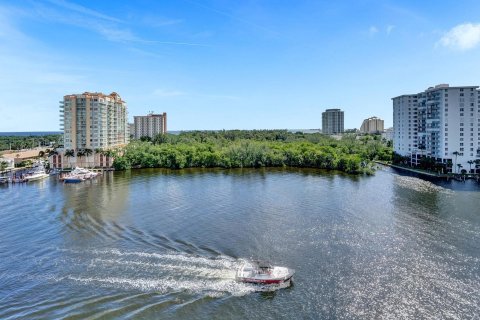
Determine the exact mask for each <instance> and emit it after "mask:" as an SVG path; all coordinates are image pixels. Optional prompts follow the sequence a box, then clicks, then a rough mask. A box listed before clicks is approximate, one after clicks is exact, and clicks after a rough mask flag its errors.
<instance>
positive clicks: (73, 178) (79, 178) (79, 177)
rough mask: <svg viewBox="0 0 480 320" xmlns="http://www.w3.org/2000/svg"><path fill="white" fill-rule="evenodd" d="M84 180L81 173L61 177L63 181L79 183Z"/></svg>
mask: <svg viewBox="0 0 480 320" xmlns="http://www.w3.org/2000/svg"><path fill="white" fill-rule="evenodd" d="M84 180H85V178H84V177H83V175H69V176H67V177H65V178H63V182H64V183H80V182H82V181H84Z"/></svg>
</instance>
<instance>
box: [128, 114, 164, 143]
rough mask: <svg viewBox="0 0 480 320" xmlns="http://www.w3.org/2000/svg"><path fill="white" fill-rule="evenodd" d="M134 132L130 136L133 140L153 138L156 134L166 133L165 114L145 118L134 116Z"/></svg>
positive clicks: (150, 115)
mask: <svg viewBox="0 0 480 320" xmlns="http://www.w3.org/2000/svg"><path fill="white" fill-rule="evenodd" d="M133 119H134V125H135V131H134V132H133V133H131V134H133V135H134V136H135V139H140V138H141V137H150V138H154V137H155V136H156V135H157V134H160V133H162V134H165V133H167V114H166V113H165V112H164V113H163V114H153V113H150V114H149V115H146V116H134V117H133Z"/></svg>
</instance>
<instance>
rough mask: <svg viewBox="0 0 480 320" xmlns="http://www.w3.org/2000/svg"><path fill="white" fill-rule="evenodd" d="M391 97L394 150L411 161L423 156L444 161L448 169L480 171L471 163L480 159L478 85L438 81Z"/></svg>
mask: <svg viewBox="0 0 480 320" xmlns="http://www.w3.org/2000/svg"><path fill="white" fill-rule="evenodd" d="M392 100H393V128H394V138H393V146H394V151H395V152H396V153H398V154H400V155H402V156H408V157H410V159H411V163H412V164H418V162H419V159H420V158H421V157H423V156H426V157H429V158H434V159H435V161H436V162H437V163H442V164H447V170H448V171H453V172H460V171H459V169H460V168H462V169H465V170H467V171H469V170H470V168H471V171H472V172H475V171H476V172H480V166H476V165H475V164H474V163H473V162H474V161H475V160H480V91H479V90H478V86H465V87H450V86H449V85H448V84H441V85H437V86H435V87H430V88H428V89H427V90H425V91H423V92H420V93H416V94H407V95H402V96H398V97H395V98H392ZM458 164H460V165H461V167H459V168H457V165H458ZM476 167H478V168H477V169H476ZM452 168H453V169H452Z"/></svg>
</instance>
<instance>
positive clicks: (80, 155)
mask: <svg viewBox="0 0 480 320" xmlns="http://www.w3.org/2000/svg"><path fill="white" fill-rule="evenodd" d="M60 119H61V129H62V130H63V140H64V149H57V150H56V153H54V154H52V155H51V156H50V157H49V161H50V163H51V164H52V166H53V167H56V168H69V167H74V166H77V165H78V166H89V167H93V166H101V167H108V166H110V165H111V159H110V158H109V157H107V156H106V155H105V154H104V153H103V151H105V150H107V149H111V148H115V147H119V146H124V145H126V144H127V143H128V141H129V134H128V125H127V105H126V103H125V101H123V100H122V99H121V98H120V95H119V94H117V93H115V92H112V93H111V94H109V95H105V94H103V93H98V92H94V93H92V92H84V93H81V94H70V95H66V96H64V97H63V101H60ZM67 151H68V152H67Z"/></svg>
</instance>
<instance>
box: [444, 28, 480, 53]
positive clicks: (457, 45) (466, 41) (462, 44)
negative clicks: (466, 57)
mask: <svg viewBox="0 0 480 320" xmlns="http://www.w3.org/2000/svg"><path fill="white" fill-rule="evenodd" d="M479 44H480V24H479V23H477V24H473V23H463V24H459V25H458V26H455V27H453V28H452V29H451V30H450V31H448V32H447V33H445V34H444V35H443V37H442V38H441V39H440V41H438V42H437V45H441V46H443V47H447V48H451V49H455V50H460V51H465V50H469V49H472V48H474V47H476V46H477V45H479Z"/></svg>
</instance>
